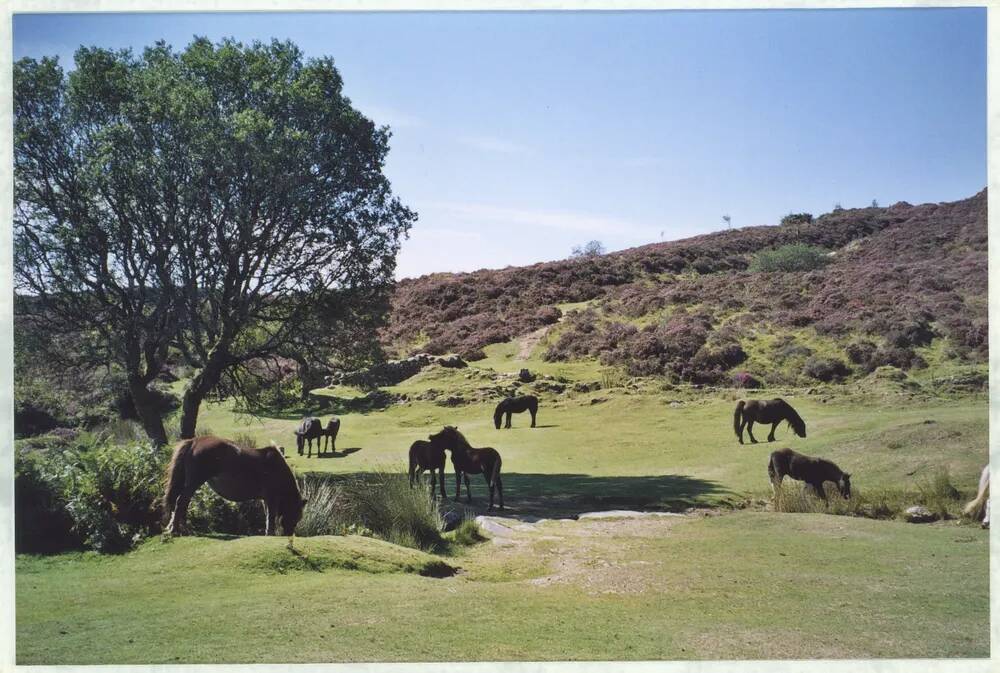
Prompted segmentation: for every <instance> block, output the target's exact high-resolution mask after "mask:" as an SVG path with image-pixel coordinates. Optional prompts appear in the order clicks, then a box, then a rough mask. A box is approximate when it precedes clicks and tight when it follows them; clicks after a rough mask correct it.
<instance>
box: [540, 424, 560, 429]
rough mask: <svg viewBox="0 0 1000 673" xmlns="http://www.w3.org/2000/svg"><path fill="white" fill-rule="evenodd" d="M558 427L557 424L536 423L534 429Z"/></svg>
mask: <svg viewBox="0 0 1000 673" xmlns="http://www.w3.org/2000/svg"><path fill="white" fill-rule="evenodd" d="M558 427H559V426H558V425H555V424H553V423H549V424H548V425H536V426H535V429H536V430H537V429H538V428H558Z"/></svg>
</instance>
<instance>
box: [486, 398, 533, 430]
mask: <svg viewBox="0 0 1000 673" xmlns="http://www.w3.org/2000/svg"><path fill="white" fill-rule="evenodd" d="M523 411H530V412H531V427H535V414H537V413H538V398H537V397H535V396H534V395H524V396H522V397H508V398H507V399H505V400H503V401H502V402H500V404H498V405H497V408H496V410H495V411H494V412H493V425H495V426H496V427H497V430H499V429H500V419H501V418H503V415H504V414H507V423H506V424H504V427H505V428H509V427H510V416H511V414H519V413H521V412H523Z"/></svg>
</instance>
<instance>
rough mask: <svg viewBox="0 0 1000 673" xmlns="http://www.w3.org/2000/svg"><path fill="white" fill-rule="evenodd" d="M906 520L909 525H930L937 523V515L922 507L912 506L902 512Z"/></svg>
mask: <svg viewBox="0 0 1000 673" xmlns="http://www.w3.org/2000/svg"><path fill="white" fill-rule="evenodd" d="M904 515H905V516H906V520H907V521H909V522H910V523H930V522H931V521H937V520H938V518H939V517H938V515H937V514H935V513H934V512H932V511H930V510H929V509H927V508H926V507H924V506H923V505H914V506H913V507H909V508H907V510H906V512H904Z"/></svg>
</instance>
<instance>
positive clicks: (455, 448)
mask: <svg viewBox="0 0 1000 673" xmlns="http://www.w3.org/2000/svg"><path fill="white" fill-rule="evenodd" d="M430 440H431V442H430V443H431V446H434V447H436V448H439V449H442V450H445V449H446V450H448V451H451V464H452V465H454V466H455V500H458V498H459V496H460V495H461V494H462V477H465V493H466V497H467V498H468V502H472V488H471V487H470V486H469V475H470V474H481V475H483V477H484V478H485V479H486V484H487V485H488V486H489V488H490V506H489V509H493V492H494V490H495V491H496V493H497V495H498V496H499V497H500V509H503V481H501V479H500V464H501V462H502V461H501V459H500V454H499V453H498V452H497V450H496V449H494V448H490V447H484V448H481V449H474V448H472V447H471V446H469V442H468V441H467V440H466V439H465V437H463V436H462V433H461V432H459V431H458V428H455V427H452V426H450V425H446V426H445V427H444V429H443V430H442V431H441V432H439V433H437V434H434V435H431V436H430Z"/></svg>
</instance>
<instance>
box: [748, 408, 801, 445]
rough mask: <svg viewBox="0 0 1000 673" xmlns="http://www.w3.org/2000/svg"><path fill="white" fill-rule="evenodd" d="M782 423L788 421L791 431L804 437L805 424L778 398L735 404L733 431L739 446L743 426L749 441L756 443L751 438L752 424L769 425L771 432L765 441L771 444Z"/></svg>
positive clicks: (753, 438) (793, 410) (755, 440)
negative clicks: (737, 438)
mask: <svg viewBox="0 0 1000 673" xmlns="http://www.w3.org/2000/svg"><path fill="white" fill-rule="evenodd" d="M782 421H788V425H789V426H790V427H791V428H792V431H793V432H794V433H795V434H796V435H798V436H799V437H805V436H806V422H805V421H803V420H802V417H801V416H799V414H798V413H797V412H796V411H795V409H792V405H790V404H789V403H788V402H786V401H785V400H783V399H781V398H780V397H778V398H775V399H773V400H750V401H744V400H740V401H739V402H737V403H736V411H734V412H733V430H735V431H736V436H737V437H739V440H740V444H742V443H743V427H744V426H746V429H747V434H749V435H750V441H751V442H753V443H754V444H756V443H757V439H756V438H755V437H754V436H753V424H754V423H770V424H771V432H769V433H768V435H767V441H769V442H773V441H774V431H775V430H777V428H778V423H781V422H782Z"/></svg>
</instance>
